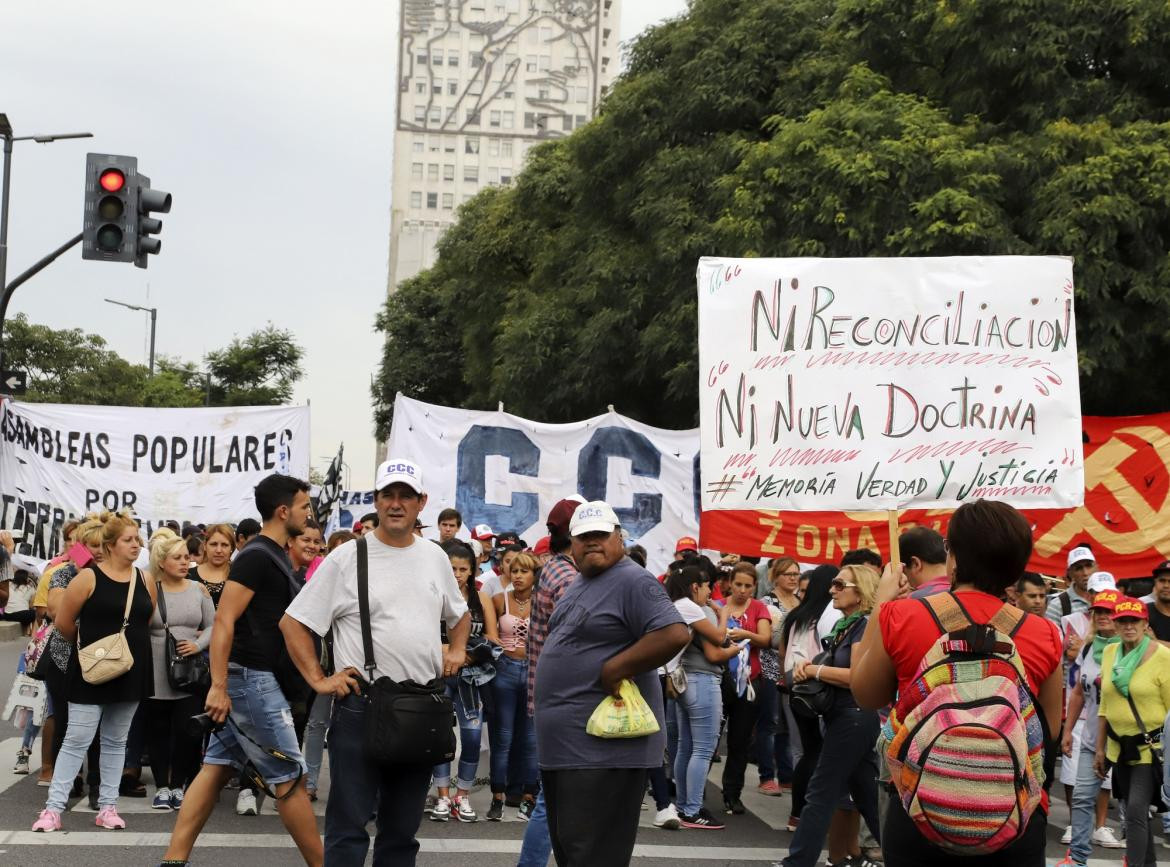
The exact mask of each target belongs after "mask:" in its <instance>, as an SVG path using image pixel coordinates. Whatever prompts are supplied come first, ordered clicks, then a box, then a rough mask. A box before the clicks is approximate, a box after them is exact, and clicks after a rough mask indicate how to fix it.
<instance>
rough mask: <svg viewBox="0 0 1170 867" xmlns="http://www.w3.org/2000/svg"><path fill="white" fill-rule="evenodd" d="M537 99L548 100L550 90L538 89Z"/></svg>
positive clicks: (545, 88)
mask: <svg viewBox="0 0 1170 867" xmlns="http://www.w3.org/2000/svg"><path fill="white" fill-rule="evenodd" d="M536 98H537V99H548V88H547V87H538V88H536Z"/></svg>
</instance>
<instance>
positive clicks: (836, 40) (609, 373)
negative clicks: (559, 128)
mask: <svg viewBox="0 0 1170 867" xmlns="http://www.w3.org/2000/svg"><path fill="white" fill-rule="evenodd" d="M1168 243H1170V7H1167V5H1166V4H1165V3H1164V2H1159V0H1125V2H1122V0H1102V2H1093V3H1089V2H1086V0H1036V2H1029V3H1020V2H1019V0H981V2H979V3H963V2H959V0H943V2H935V0H836V2H832V0H830V2H825V0H693V2H692V3H691V6H690V10H689V12H688V14H686V15H685V16H683V17H681V18H679V19H676V20H674V21H670V22H667V23H665V24H663V25H660V26H658V27H656V28H653V29H652V30H650V31H648V32H647V33H646V34H644V35H643V36H642V37H640V38H639V39H638V40H636V41H635V42H634V43H633V45H632V47H631V51H630V64H629V68H628V70H627V72H626V73H625V74H624V75H623V77H622V78H621V79H620V80H619V81H618V82H617V83H616V85H615V86H614V88H613V89H612V90H611V92H610V94H609V96H608V97H607V98H606V100H605V101H604V103H603V105H602V110H601V112H600V114H599V116H598V117H597V118H596V119H595V120H594V121H592V122H591V123H589V124H586V125H585V126H584V127H582V128H580V129H579V130H578V131H577V132H575V133H574V134H573V135H571V136H569V137H567V138H564V139H560V140H557V141H554V142H549V143H546V144H542V145H540V146H538V147H536V148H533V150H532V151H531V152H530V155H529V160H528V164H527V165H526V167H525V169H524V171H522V172H521V173H520V174H519V175H518V176H517V178H516V182H515V184H514V185H512V186H510V187H507V188H502V189H491V190H486V191H484V192H483V193H481V194H480V195H479V196H477V197H476V198H475V199H473V200H472V201H470V202H469V203H467V204H466V205H464V206H463V208H462V209H461V210H460V211H459V215H458V221H457V222H456V224H455V225H454V226H453V227H452V228H451V229H450V230H449V231H448V232H447V234H446V236H445V237H444V239H443V241H442V242H441V244H440V247H439V256H438V260H437V262H436V264H435V266H434V267H433V268H432V269H430V270H429V271H427V272H424V273H423V274H420V275H418V277H416V278H414V279H413V280H411V281H409V282H408V283H407V284H406V285H404V286H403V287H402V289H401V290H400V291H399V292H398V293H396V294H395V295H394V296H393V297H391V298H390V299H388V301H387V303H386V307H385V309H384V311H383V313H382V315H381V316H380V317H379V319H378V322H377V326H376V327H378V328H379V329H380V330H382V331H383V332H384V333H385V334H386V347H387V357H386V359H384V363H383V366H382V370H381V371H380V374H379V376H378V379H377V382H376V383H375V386H374V398H375V403H376V414H377V421H378V426H379V433H380V434H381V435H385V434H386V432H387V428H388V422H389V412H390V407H391V404H392V401H393V395H394V392H395V391H397V390H402V391H403V392H404V393H406V394H409V395H412V396H416V397H420V398H423V399H426V400H431V401H434V402H438V403H446V404H451V405H458V406H469V407H490V406H494V405H495V402H496V401H498V400H503V401H504V402H505V403H506V404H507V405H508V407H509V408H510V409H512V410H513V411H515V412H518V413H521V414H523V415H527V416H530V417H533V418H536V419H542V420H549V421H558V420H565V419H568V418H580V417H584V416H588V415H592V414H595V413H597V412H599V411H601V410H602V409H604V407H605V405H606V404H608V403H614V404H616V405H617V407H618V408H619V409H620V410H621V411H623V412H626V413H627V414H630V415H633V416H635V417H639V418H642V419H643V420H646V421H648V422H652V423H655V424H660V425H664V426H670V427H678V426H690V425H693V424H694V423H695V421H696V417H697V412H696V410H697V389H696V383H697V381H698V369H697V347H696V326H697V323H696V312H695V311H696V301H695V280H694V272H695V265H696V261H697V259H698V258H699V257H700V256H702V255H725V256H736V255H741V256H763V255H767V256H782V255H783V256H802V255H817V256H868V255H882V256H911V255H961V254H1006V253H1024V254H1053V253H1060V254H1067V255H1072V256H1074V257H1075V260H1076V265H1075V278H1076V284H1077V297H1076V301H1077V318H1078V322H1079V328H1078V332H1079V341H1078V347H1079V351H1080V367H1081V390H1082V406H1083V409H1084V411H1085V412H1088V413H1098V414H1125V413H1136V412H1148V411H1154V410H1161V409H1166V408H1167V406H1166V398H1165V394H1166V393H1167V391H1168V390H1170V365H1166V364H1165V363H1163V362H1162V359H1163V358H1164V357H1166V355H1167V353H1168V351H1170V332H1168V330H1167V329H1166V327H1165V322H1166V321H1168V319H1170V288H1168V287H1167V282H1168V279H1167V278H1168V277H1170V258H1168V255H1167V244H1168ZM392 349H393V352H392ZM403 359H405V360H406V361H407V362H408V363H407V364H405V365H404V367H400V366H398V365H397V362H399V361H400V360H403ZM1136 370H1141V371H1143V375H1142V376H1141V377H1134V376H1133V375H1132V372H1133V371H1136ZM1122 384H1124V386H1123V387H1119V386H1121V385H1122Z"/></svg>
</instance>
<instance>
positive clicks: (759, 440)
mask: <svg viewBox="0 0 1170 867" xmlns="http://www.w3.org/2000/svg"><path fill="white" fill-rule="evenodd" d="M698 290H699V378H700V381H699V406H700V410H699V417H700V429H701V431H702V434H701V437H702V455H703V473H702V485H701V490H702V503H703V508H704V509H777V510H791V511H818V510H838V509H847V510H866V509H897V508H904V507H907V506H920V507H921V506H930V507H952V506H957V505H959V504H961V503H962V502H964V501H966V500H971V499H975V498H980V497H984V498H989V499H1000V500H1007V501H1009V502H1011V503H1013V504H1014V505H1017V506H1020V507H1021V508H1067V507H1070V506H1078V505H1080V504H1081V503H1082V501H1083V499H1084V461H1083V456H1082V451H1081V407H1080V391H1079V384H1078V379H1077V345H1076V320H1075V318H1074V316H1073V282H1072V260H1071V259H1067V258H1063V257H1055V256H1032V257H1025V256H975V257H959V258H922V259H914V258H907V259H716V258H704V259H701V260H700V262H699V268H698Z"/></svg>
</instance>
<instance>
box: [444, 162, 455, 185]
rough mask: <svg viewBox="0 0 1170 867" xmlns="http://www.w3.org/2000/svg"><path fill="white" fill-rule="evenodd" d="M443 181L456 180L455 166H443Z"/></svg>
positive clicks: (447, 164) (448, 164)
mask: <svg viewBox="0 0 1170 867" xmlns="http://www.w3.org/2000/svg"><path fill="white" fill-rule="evenodd" d="M443 180H445V181H453V180H455V166H454V165H452V164H451V163H444V165H443Z"/></svg>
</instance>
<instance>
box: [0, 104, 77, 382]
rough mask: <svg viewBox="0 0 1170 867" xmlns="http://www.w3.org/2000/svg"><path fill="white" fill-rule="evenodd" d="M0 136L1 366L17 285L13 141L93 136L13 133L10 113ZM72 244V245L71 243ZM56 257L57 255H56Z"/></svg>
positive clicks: (1, 119) (1, 118)
mask: <svg viewBox="0 0 1170 867" xmlns="http://www.w3.org/2000/svg"><path fill="white" fill-rule="evenodd" d="M0 138H3V139H4V173H3V184H2V186H0V291H2V292H3V297H2V298H0V366H3V363H4V348H3V347H4V320H5V319H6V318H7V315H8V301H9V299H11V297H12V292H13V291H14V290H15V289H16V286H12V287H9V285H8V182H9V180H10V179H11V177H12V143H13V142H18V141H35V142H38V143H40V144H48V143H49V142H53V141H60V140H61V139H67V138H93V133H90V132H62V133H54V134H53V135H22V136H14V135H13V134H12V124H11V123H9V121H8V115H6V114H0ZM70 246H72V245H70ZM54 258H55V257H54Z"/></svg>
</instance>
